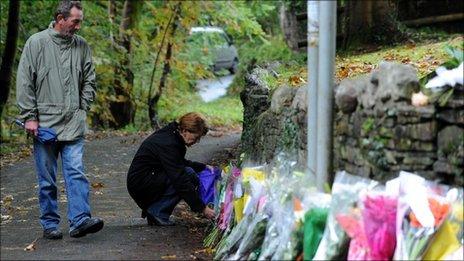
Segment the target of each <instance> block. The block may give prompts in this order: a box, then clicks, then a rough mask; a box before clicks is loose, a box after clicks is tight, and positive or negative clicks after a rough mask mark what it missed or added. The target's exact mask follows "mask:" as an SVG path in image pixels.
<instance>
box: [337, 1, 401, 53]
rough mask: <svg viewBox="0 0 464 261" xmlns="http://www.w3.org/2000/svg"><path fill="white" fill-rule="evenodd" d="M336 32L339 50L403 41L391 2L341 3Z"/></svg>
mask: <svg viewBox="0 0 464 261" xmlns="http://www.w3.org/2000/svg"><path fill="white" fill-rule="evenodd" d="M341 7H342V8H343V12H341V14H340V17H338V18H337V19H338V20H339V21H340V23H339V28H337V30H338V31H339V33H340V34H341V35H342V36H343V37H342V39H343V41H342V46H341V47H342V48H344V49H347V48H349V47H350V46H353V45H356V44H372V43H375V44H382V43H392V42H397V41H401V40H404V38H405V33H404V32H402V31H401V30H400V28H399V23H398V21H397V20H396V17H397V8H396V5H395V4H394V3H393V1H344V2H343V4H342V5H341Z"/></svg>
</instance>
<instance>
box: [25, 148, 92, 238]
mask: <svg viewBox="0 0 464 261" xmlns="http://www.w3.org/2000/svg"><path fill="white" fill-rule="evenodd" d="M83 153H84V140H83V139H79V140H76V141H66V142H55V143H54V144H48V145H44V144H41V143H40V142H37V141H34V158H35V165H36V170H37V178H38V182H39V205H40V224H41V225H42V227H43V229H54V228H58V224H59V223H60V215H59V214H58V204H57V195H58V189H57V184H56V172H57V158H58V154H61V162H62V169H63V176H64V181H65V186H66V194H67V195H66V196H67V198H68V221H69V225H70V231H72V230H73V229H75V228H77V227H78V226H79V225H81V224H82V222H84V221H85V220H87V219H88V218H90V205H89V182H88V180H87V178H86V176H85V174H84V163H83V161H82V156H83Z"/></svg>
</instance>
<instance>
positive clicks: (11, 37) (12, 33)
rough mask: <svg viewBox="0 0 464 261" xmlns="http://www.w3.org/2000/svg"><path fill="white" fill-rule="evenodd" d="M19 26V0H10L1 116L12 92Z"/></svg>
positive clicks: (0, 89)
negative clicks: (12, 76) (11, 85)
mask: <svg viewBox="0 0 464 261" xmlns="http://www.w3.org/2000/svg"><path fill="white" fill-rule="evenodd" d="M18 27H19V0H10V2H9V11H8V29H7V35H6V44H5V49H4V51H3V56H2V65H1V67H0V116H1V115H2V113H3V108H4V107H5V105H6V102H7V100H8V96H9V94H10V84H11V73H12V71H13V62H14V58H15V54H16V42H17V40H18Z"/></svg>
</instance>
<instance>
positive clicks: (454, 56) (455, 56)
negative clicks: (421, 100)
mask: <svg viewBox="0 0 464 261" xmlns="http://www.w3.org/2000/svg"><path fill="white" fill-rule="evenodd" d="M443 49H444V50H445V52H446V53H447V54H448V55H449V56H450V58H448V60H447V61H446V62H444V63H443V64H441V66H443V67H445V68H446V69H448V70H450V69H454V68H456V67H458V66H459V65H460V64H461V63H462V62H463V61H464V53H463V49H464V42H463V43H461V46H459V47H454V46H451V45H449V44H446V45H445V46H444V48H443ZM435 76H437V74H436V72H435V71H433V72H431V73H429V74H427V75H426V76H424V77H422V78H421V79H420V80H419V85H420V86H421V90H422V92H423V93H424V94H426V95H427V96H428V97H429V100H430V101H431V102H432V103H434V102H437V103H438V104H439V105H440V106H442V107H443V106H445V105H446V103H447V102H448V100H449V98H450V97H452V96H453V93H454V88H451V86H444V87H443V88H442V89H441V90H438V91H437V92H434V91H432V90H430V89H427V88H425V85H426V84H427V82H428V81H429V80H430V79H432V78H434V77H435Z"/></svg>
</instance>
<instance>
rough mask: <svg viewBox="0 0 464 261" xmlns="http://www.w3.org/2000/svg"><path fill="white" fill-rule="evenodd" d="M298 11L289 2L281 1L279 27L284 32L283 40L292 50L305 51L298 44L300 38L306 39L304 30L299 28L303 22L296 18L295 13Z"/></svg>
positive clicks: (298, 11)
mask: <svg viewBox="0 0 464 261" xmlns="http://www.w3.org/2000/svg"><path fill="white" fill-rule="evenodd" d="M300 9H301V8H300ZM302 11H306V10H302ZM300 12H301V10H298V8H297V7H295V6H294V5H293V3H291V2H290V3H283V4H282V5H281V6H280V14H279V21H280V27H281V29H282V32H283V33H284V39H285V42H286V43H287V45H288V46H289V47H290V49H292V50H293V51H305V50H302V49H301V48H300V47H299V46H298V42H300V41H301V40H302V39H306V30H303V31H302V30H301V27H302V25H303V24H304V23H301V22H298V20H297V13H300Z"/></svg>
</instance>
